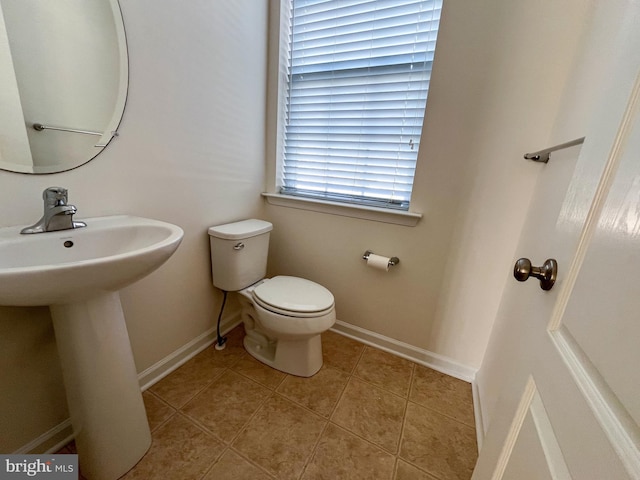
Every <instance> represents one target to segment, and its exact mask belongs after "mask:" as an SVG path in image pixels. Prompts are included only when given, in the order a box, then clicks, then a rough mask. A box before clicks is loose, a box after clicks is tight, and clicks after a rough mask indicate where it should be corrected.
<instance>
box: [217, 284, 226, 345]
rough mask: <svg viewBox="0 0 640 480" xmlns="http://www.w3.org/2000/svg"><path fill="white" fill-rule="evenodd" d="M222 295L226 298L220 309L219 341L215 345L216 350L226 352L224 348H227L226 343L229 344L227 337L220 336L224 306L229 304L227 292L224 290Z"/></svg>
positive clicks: (223, 298) (223, 299)
mask: <svg viewBox="0 0 640 480" xmlns="http://www.w3.org/2000/svg"><path fill="white" fill-rule="evenodd" d="M222 293H223V294H224V296H223V297H222V306H221V307H220V313H219V314H218V328H217V334H218V341H217V342H216V344H215V349H216V350H224V347H226V343H227V337H223V336H222V335H220V320H222V312H223V311H224V304H225V303H227V291H226V290H222Z"/></svg>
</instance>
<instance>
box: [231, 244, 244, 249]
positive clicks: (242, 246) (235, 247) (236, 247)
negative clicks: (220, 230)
mask: <svg viewBox="0 0 640 480" xmlns="http://www.w3.org/2000/svg"><path fill="white" fill-rule="evenodd" d="M243 248H244V243H242V242H238V243H236V244H235V245H234V246H233V249H234V250H242V249H243Z"/></svg>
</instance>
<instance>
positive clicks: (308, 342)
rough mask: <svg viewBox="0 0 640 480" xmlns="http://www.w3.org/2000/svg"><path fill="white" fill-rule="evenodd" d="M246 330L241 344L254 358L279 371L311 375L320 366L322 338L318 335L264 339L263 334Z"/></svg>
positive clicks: (302, 375) (303, 375)
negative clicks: (273, 339) (275, 339)
mask: <svg viewBox="0 0 640 480" xmlns="http://www.w3.org/2000/svg"><path fill="white" fill-rule="evenodd" d="M253 333H254V331H252V330H250V331H247V335H246V336H245V337H244V340H243V344H244V348H245V350H246V351H247V352H248V353H249V355H251V356H252V357H253V358H255V359H256V360H258V361H260V362H262V363H264V364H265V365H269V366H270V367H272V368H275V369H276V370H280V371H281V372H285V373H289V374H291V375H296V376H298V377H311V376H312V375H315V374H316V373H318V370H320V369H321V368H322V340H321V338H320V335H314V336H312V337H307V338H303V339H300V340H282V339H281V340H277V341H265V340H266V337H264V336H263V335H260V334H258V335H255V334H253Z"/></svg>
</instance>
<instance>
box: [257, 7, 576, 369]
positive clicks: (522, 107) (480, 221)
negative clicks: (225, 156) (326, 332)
mask: <svg viewBox="0 0 640 480" xmlns="http://www.w3.org/2000/svg"><path fill="white" fill-rule="evenodd" d="M561 3H562V5H558V2H554V1H552V0H545V1H540V2H526V1H518V2H513V1H509V0H484V1H482V2H467V1H463V0H447V1H445V2H444V9H443V14H442V20H441V24H440V31H439V35H438V43H437V50H436V58H435V63H434V69H433V74H432V79H431V87H430V92H429V98H428V101H427V114H426V118H425V126H424V132H423V139H422V140H421V149H420V153H419V158H418V169H417V173H416V179H415V184H414V191H413V196H412V201H411V203H412V205H411V210H412V211H417V212H421V213H423V215H424V217H423V219H422V220H421V221H420V222H419V223H418V225H417V226H416V227H404V226H397V225H390V224H384V223H377V222H372V221H366V220H359V219H353V218H346V217H339V216H333V215H328V214H323V213H314V212H308V211H302V210H296V209H292V208H285V207H278V206H272V205H269V206H268V207H267V215H268V218H269V219H270V220H272V221H273V223H274V226H275V229H274V233H273V235H272V238H273V242H272V248H271V258H270V268H271V273H272V274H276V273H282V274H293V275H299V276H303V277H306V278H310V279H312V280H315V281H318V282H320V283H322V284H323V285H325V286H326V287H327V288H329V289H330V290H331V291H332V292H333V293H334V295H335V297H336V309H337V316H338V319H340V320H342V321H344V322H347V323H349V324H352V325H355V326H358V327H361V328H364V329H367V330H370V331H373V332H375V333H378V334H381V335H384V336H387V337H390V338H392V339H395V340H399V341H401V342H405V343H408V344H410V345H412V346H414V347H418V348H421V349H424V350H426V351H428V352H433V353H436V354H439V355H443V356H445V357H448V358H449V359H452V360H453V361H455V362H457V363H459V364H462V365H466V366H469V367H473V368H477V367H478V366H479V365H480V362H481V360H482V356H483V353H484V349H485V347H486V343H487V340H488V337H489V333H490V330H491V326H492V322H493V319H494V318H495V312H496V309H497V305H498V302H499V299H500V292H501V290H502V287H503V284H504V281H505V279H506V278H507V276H508V274H509V272H510V271H511V269H512V268H513V267H512V263H511V262H512V252H513V250H514V248H515V242H516V241H517V237H518V233H519V231H520V228H521V219H520V214H521V213H522V212H523V211H525V210H526V207H527V205H528V202H529V198H530V195H531V191H532V188H533V184H534V183H535V177H536V174H537V171H538V168H539V166H538V165H535V164H532V163H530V162H525V161H524V160H523V159H522V156H523V154H524V153H525V152H527V151H531V150H535V149H538V148H544V147H545V146H547V142H548V140H549V131H550V128H551V126H552V123H553V119H554V117H553V115H548V112H549V111H552V112H555V109H556V104H557V102H558V100H559V97H560V92H561V90H562V86H563V84H564V80H565V77H566V74H567V70H568V65H569V64H570V61H571V57H572V54H573V51H574V49H575V46H576V42H577V39H578V37H579V34H580V31H581V9H582V8H583V7H581V4H582V3H584V2H581V1H580V0H574V1H572V2H561ZM275 37H276V36H275V34H274V33H273V32H271V37H270V38H271V39H272V40H273V39H274V38H275ZM273 61H274V59H273V58H272V59H271V60H270V62H273ZM270 134H271V135H273V134H274V132H273V131H271V132H270ZM268 145H269V148H268V151H267V159H268V161H269V163H270V165H273V164H274V163H275V158H274V157H275V148H274V146H273V143H270V144H268ZM268 180H269V179H268ZM367 249H371V250H372V251H374V252H376V253H379V254H381V255H386V256H392V255H395V256H398V257H399V258H400V265H399V266H398V267H394V268H393V269H392V271H390V272H389V273H386V274H385V273H381V272H379V271H374V270H371V269H367V268H366V266H365V264H364V262H363V261H362V259H361V256H362V253H363V252H364V251H365V250H367Z"/></svg>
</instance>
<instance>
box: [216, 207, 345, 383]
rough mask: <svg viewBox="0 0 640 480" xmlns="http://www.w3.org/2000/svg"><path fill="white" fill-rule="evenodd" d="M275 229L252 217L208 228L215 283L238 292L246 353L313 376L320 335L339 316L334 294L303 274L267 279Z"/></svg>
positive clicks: (318, 364) (319, 353) (317, 363)
mask: <svg viewBox="0 0 640 480" xmlns="http://www.w3.org/2000/svg"><path fill="white" fill-rule="evenodd" d="M272 229H273V225H272V224H271V223H269V222H265V221H263V220H254V219H252V220H243V221H240V222H234V223H228V224H226V225H219V226H216V227H211V228H209V240H210V243H211V271H212V274H213V284H214V285H215V286H216V287H218V288H219V289H221V290H224V291H227V292H238V293H239V294H240V297H239V298H240V306H241V309H242V311H241V315H242V320H243V322H244V328H245V332H246V336H245V337H244V348H245V349H246V350H247V352H249V353H250V354H251V355H252V356H253V357H255V358H256V359H257V360H259V361H261V362H263V363H265V364H267V365H269V366H270V367H273V368H276V369H278V370H281V371H283V372H286V373H290V374H292V375H298V376H301V377H310V376H311V375H313V374H315V373H316V372H317V371H318V370H320V368H321V367H322V344H321V341H320V334H321V333H322V332H324V331H326V330H328V329H329V328H331V326H332V325H333V324H334V323H335V321H336V311H335V304H334V299H333V295H332V294H331V292H330V291H329V290H327V289H326V288H324V287H323V286H322V285H318V284H317V283H314V282H312V281H310V280H305V279H303V278H298V277H289V276H277V277H273V278H264V277H265V275H266V272H267V253H268V251H269V235H270V232H271V230H272Z"/></svg>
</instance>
